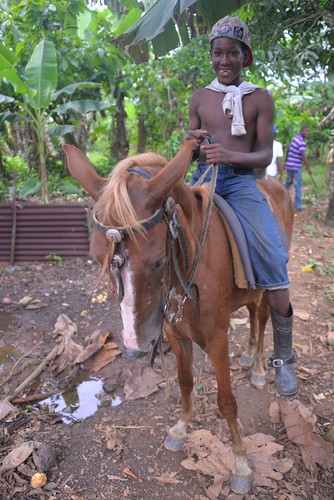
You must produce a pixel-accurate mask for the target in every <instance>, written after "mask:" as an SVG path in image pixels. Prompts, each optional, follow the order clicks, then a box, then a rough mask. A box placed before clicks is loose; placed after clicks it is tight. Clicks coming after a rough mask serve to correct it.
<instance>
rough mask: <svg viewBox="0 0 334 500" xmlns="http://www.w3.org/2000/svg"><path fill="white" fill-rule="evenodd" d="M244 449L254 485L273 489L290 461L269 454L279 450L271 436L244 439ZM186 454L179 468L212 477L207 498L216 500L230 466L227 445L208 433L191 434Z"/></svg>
mask: <svg viewBox="0 0 334 500" xmlns="http://www.w3.org/2000/svg"><path fill="white" fill-rule="evenodd" d="M244 442H245V444H246V446H247V458H248V462H249V466H250V467H251V468H252V470H253V471H254V484H255V485H260V486H266V487H268V488H276V487H277V483H276V482H275V481H279V480H281V479H282V478H283V474H284V473H285V472H287V471H288V470H290V469H291V468H292V465H293V461H292V460H291V459H285V458H283V459H278V458H276V457H274V456H273V455H274V454H275V453H277V452H280V451H282V450H283V446H282V445H280V444H277V443H275V441H274V438H273V436H270V435H266V434H262V433H257V434H254V435H253V436H248V437H246V438H244ZM185 450H186V453H187V455H188V458H187V459H186V460H183V461H182V466H183V467H185V468H186V469H189V470H194V471H196V472H197V473H201V474H205V475H208V476H212V477H213V484H212V485H211V486H210V487H209V488H208V491H207V492H208V495H209V496H210V498H211V497H214V496H215V497H216V498H218V495H219V494H220V492H221V488H222V484H223V482H225V481H227V480H228V479H229V477H230V474H231V472H232V469H233V467H234V462H235V460H234V455H233V452H232V448H231V446H229V445H228V444H224V443H222V442H221V441H220V440H219V439H218V438H217V437H216V436H213V435H212V434H211V433H210V431H208V430H199V431H194V432H192V433H191V434H189V436H188V439H187V441H186V443H185Z"/></svg>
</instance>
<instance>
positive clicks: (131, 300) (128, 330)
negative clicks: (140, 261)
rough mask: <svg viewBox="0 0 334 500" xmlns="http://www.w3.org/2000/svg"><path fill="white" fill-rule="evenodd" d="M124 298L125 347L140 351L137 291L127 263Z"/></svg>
mask: <svg viewBox="0 0 334 500" xmlns="http://www.w3.org/2000/svg"><path fill="white" fill-rule="evenodd" d="M122 278H123V286H124V297H123V300H122V302H121V313H122V320H123V342H124V345H125V347H127V348H129V349H135V350H136V351H139V350H140V349H139V347H138V343H137V335H136V332H135V328H134V325H135V310H134V307H135V290H134V287H133V280H132V273H131V269H130V265H129V262H127V263H126V265H125V267H124V269H123V271H122Z"/></svg>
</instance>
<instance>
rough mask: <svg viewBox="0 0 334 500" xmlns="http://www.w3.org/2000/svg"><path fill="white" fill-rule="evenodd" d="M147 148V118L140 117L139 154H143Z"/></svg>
mask: <svg viewBox="0 0 334 500" xmlns="http://www.w3.org/2000/svg"><path fill="white" fill-rule="evenodd" d="M145 148H146V126H145V116H143V115H140V116H139V117H138V144H137V152H138V153H143V152H144V151H145Z"/></svg>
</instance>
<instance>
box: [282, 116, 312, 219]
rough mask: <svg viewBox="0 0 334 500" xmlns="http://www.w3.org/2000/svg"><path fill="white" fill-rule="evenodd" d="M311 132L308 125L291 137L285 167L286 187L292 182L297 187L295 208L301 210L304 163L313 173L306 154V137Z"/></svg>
mask: <svg viewBox="0 0 334 500" xmlns="http://www.w3.org/2000/svg"><path fill="white" fill-rule="evenodd" d="M309 133H310V128H309V127H307V126H306V125H305V126H303V127H302V128H301V130H300V134H299V135H296V136H295V137H293V138H292V139H291V142H290V145H289V149H288V153H287V155H286V162H285V169H286V172H287V178H286V182H285V187H286V188H287V189H290V187H291V186H292V184H293V185H294V188H295V202H294V204H295V210H296V211H297V212H300V211H301V210H302V199H303V195H302V167H303V163H304V164H305V165H306V168H307V171H308V173H309V174H310V175H311V174H312V171H311V167H310V164H309V162H308V159H307V156H306V154H305V153H306V142H305V139H306V137H307V136H308V135H309Z"/></svg>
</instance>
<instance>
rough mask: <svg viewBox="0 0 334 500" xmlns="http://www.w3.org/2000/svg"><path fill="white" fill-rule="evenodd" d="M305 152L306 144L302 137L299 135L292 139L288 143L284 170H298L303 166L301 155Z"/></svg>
mask: <svg viewBox="0 0 334 500" xmlns="http://www.w3.org/2000/svg"><path fill="white" fill-rule="evenodd" d="M305 152H306V142H305V139H304V137H303V136H302V135H301V134H299V135H296V137H293V139H291V142H290V146H289V150H288V154H287V159H286V163H285V168H286V169H287V170H289V169H290V170H300V169H301V168H302V166H303V160H302V157H301V155H303V154H305Z"/></svg>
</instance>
